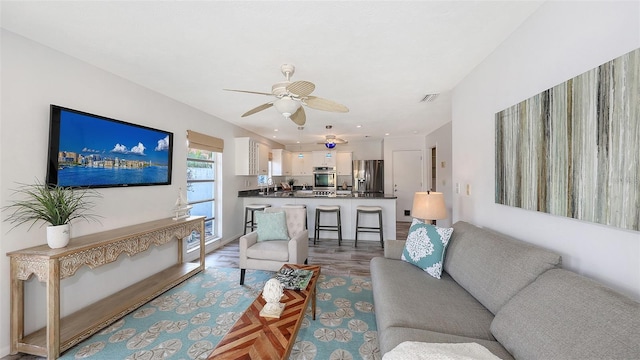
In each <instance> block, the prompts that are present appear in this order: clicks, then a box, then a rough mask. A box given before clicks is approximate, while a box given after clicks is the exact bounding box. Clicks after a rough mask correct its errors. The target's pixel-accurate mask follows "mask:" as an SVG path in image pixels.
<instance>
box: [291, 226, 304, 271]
mask: <svg viewBox="0 0 640 360" xmlns="http://www.w3.org/2000/svg"><path fill="white" fill-rule="evenodd" d="M307 257H309V230H303V231H301V232H300V233H298V234H297V235H296V236H294V237H293V238H291V240H289V262H290V263H293V264H304V262H305V260H307Z"/></svg>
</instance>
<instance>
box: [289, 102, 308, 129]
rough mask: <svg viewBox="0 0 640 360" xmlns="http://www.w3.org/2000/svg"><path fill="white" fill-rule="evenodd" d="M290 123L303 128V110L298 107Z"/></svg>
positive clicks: (305, 117) (304, 117)
mask: <svg viewBox="0 0 640 360" xmlns="http://www.w3.org/2000/svg"><path fill="white" fill-rule="evenodd" d="M290 119H291V121H293V122H294V123H296V125H298V126H304V124H305V123H306V122H307V115H306V114H305V113H304V108H303V107H302V106H300V107H299V108H298V110H296V112H294V113H293V115H291V118H290Z"/></svg>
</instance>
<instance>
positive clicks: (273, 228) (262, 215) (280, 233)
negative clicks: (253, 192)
mask: <svg viewBox="0 0 640 360" xmlns="http://www.w3.org/2000/svg"><path fill="white" fill-rule="evenodd" d="M255 215H256V222H257V223H258V230H257V231H258V241H268V240H289V233H288V232H287V218H286V215H285V213H284V211H281V212H274V213H267V212H264V211H256V213H255Z"/></svg>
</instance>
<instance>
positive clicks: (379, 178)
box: [352, 160, 384, 193]
mask: <svg viewBox="0 0 640 360" xmlns="http://www.w3.org/2000/svg"><path fill="white" fill-rule="evenodd" d="M352 184H353V191H354V192H359V193H384V160H353V182H352Z"/></svg>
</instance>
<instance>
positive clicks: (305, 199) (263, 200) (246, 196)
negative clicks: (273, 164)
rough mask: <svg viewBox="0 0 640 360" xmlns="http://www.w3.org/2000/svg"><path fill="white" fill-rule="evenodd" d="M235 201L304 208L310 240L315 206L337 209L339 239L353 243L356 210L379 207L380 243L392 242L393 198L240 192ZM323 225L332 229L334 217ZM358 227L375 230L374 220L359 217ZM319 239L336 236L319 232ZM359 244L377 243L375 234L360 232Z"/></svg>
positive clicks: (368, 216) (325, 218)
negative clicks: (381, 239) (290, 205)
mask: <svg viewBox="0 0 640 360" xmlns="http://www.w3.org/2000/svg"><path fill="white" fill-rule="evenodd" d="M238 197H239V198H241V199H242V200H243V206H247V205H249V204H269V205H271V206H273V207H280V206H282V205H286V204H304V205H306V206H307V218H308V224H309V237H310V238H313V229H314V227H315V213H316V206H318V205H340V215H341V216H340V220H341V222H342V239H343V240H354V239H355V238H356V207H358V206H359V205H365V206H380V207H382V225H383V228H384V234H383V235H384V239H385V240H387V239H395V238H396V197H395V196H392V195H384V194H361V193H354V194H351V193H339V194H337V195H333V196H314V194H313V193H312V192H311V191H278V192H276V193H270V194H268V195H264V194H259V193H258V192H257V191H248V192H240V193H239V194H238ZM321 216H322V224H323V225H335V224H336V221H337V219H336V216H335V215H334V214H324V213H323V214H322V215H321ZM360 225H361V226H378V216H377V215H373V214H361V215H360ZM320 238H321V239H337V238H338V233H337V232H334V231H333V232H332V231H321V232H320ZM360 241H375V242H379V241H380V237H379V235H378V234H377V233H365V232H360V233H359V234H358V243H360Z"/></svg>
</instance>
